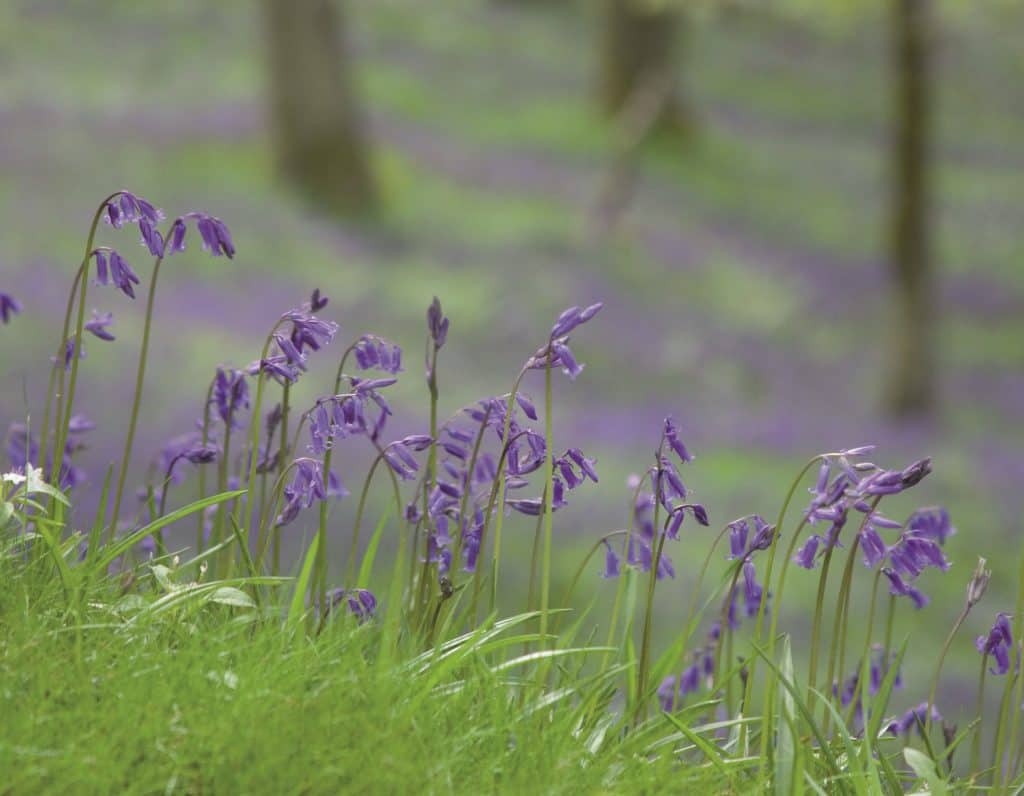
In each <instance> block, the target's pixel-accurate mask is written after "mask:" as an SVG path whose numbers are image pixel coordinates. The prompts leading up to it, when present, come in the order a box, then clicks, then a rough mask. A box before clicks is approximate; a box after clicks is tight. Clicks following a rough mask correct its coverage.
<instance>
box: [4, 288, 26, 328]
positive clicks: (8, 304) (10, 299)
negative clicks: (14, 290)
mask: <svg viewBox="0 0 1024 796" xmlns="http://www.w3.org/2000/svg"><path fill="white" fill-rule="evenodd" d="M19 312H21V303H20V302H19V301H18V300H17V299H16V298H14V296H12V295H11V294H10V293H4V292H3V291H2V290H0V321H3V322H4V323H9V322H10V320H11V318H12V317H13V316H15V315H17V314H18V313H19Z"/></svg>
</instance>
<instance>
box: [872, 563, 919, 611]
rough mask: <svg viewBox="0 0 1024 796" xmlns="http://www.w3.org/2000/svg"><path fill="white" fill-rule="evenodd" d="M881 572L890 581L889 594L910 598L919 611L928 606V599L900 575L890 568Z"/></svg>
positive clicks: (885, 568) (883, 568) (884, 568)
mask: <svg viewBox="0 0 1024 796" xmlns="http://www.w3.org/2000/svg"><path fill="white" fill-rule="evenodd" d="M881 572H882V574H883V575H885V577H886V578H888V579H889V594H894V595H897V596H900V597H909V598H910V600H911V601H912V602H913V603H914V607H915V608H917V609H919V610H920V609H921V608H924V607H925V606H926V605H928V597H927V596H926V595H925V594H922V593H921V592H920V591H918V590H917V589H916V588H915V587H914V586H912V585H910V584H909V583H907V582H906V581H905V580H903V578H902V577H900V575H899V573H897V572H895V571H894V570H892V569H891V568H889V567H882V569H881Z"/></svg>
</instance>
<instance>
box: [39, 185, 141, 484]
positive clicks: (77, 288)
mask: <svg viewBox="0 0 1024 796" xmlns="http://www.w3.org/2000/svg"><path fill="white" fill-rule="evenodd" d="M121 193H122V192H121V191H115V192H114V193H112V194H110V195H109V196H107V197H106V198H105V199H103V201H101V202H100V203H99V205H97V207H96V210H95V212H94V213H93V216H92V222H91V223H90V224H89V234H88V236H87V237H86V240H85V254H84V255H83V256H82V263H81V265H79V266H78V270H77V271H76V272H75V278H74V281H73V282H72V284H71V292H70V293H69V294H68V302H67V308H66V310H65V312H64V326H63V328H62V330H61V338H60V344H59V345H58V347H57V351H56V353H55V354H54V362H53V367H52V368H51V370H50V378H49V381H48V384H47V389H46V411H45V412H44V413H43V425H42V429H41V431H42V434H41V436H40V449H39V452H40V456H41V457H42V458H41V460H40V462H39V466H40V467H42V468H44V469H45V467H46V454H47V450H48V445H49V427H48V425H47V424H48V423H49V420H50V402H51V399H52V398H53V382H54V378H55V377H56V379H57V383H58V387H57V393H58V397H57V414H56V417H55V418H54V426H55V427H54V431H55V433H56V434H57V439H55V440H54V449H53V465H52V467H51V472H50V478H49V480H50V481H51V482H54V481H55V479H54V474H55V473H59V472H60V465H59V464H58V462H59V461H60V460H61V459H62V453H61V452H62V450H63V442H64V439H66V437H67V428H66V425H65V424H64V416H65V415H66V416H67V417H68V418H70V417H71V409H72V404H73V402H74V393H75V382H76V380H77V378H78V355H79V353H80V352H81V346H82V332H83V331H84V328H85V288H86V283H87V282H88V279H87V278H86V277H87V276H88V273H89V259H90V258H91V257H92V254H93V242H94V241H95V239H96V228H97V227H98V226H99V223H100V216H101V215H102V214H103V209H104V208H105V207H106V206H107V203H108V202H110V201H111V200H112V199H115V198H116V197H118V196H120V195H121ZM76 292H77V294H78V317H77V319H76V321H75V329H76V337H75V344H74V350H73V351H72V363H71V378H70V381H69V384H68V399H67V412H66V413H65V412H63V406H64V356H65V350H66V346H67V341H68V332H69V331H70V329H71V313H72V311H73V308H74V305H75V295H76ZM53 468H57V469H56V470H55V471H54V470H53Z"/></svg>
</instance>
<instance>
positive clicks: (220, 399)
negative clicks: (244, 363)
mask: <svg viewBox="0 0 1024 796" xmlns="http://www.w3.org/2000/svg"><path fill="white" fill-rule="evenodd" d="M211 402H212V403H213V405H214V406H215V407H216V408H217V414H218V415H219V416H220V419H221V420H222V421H223V422H224V424H225V426H227V427H229V428H237V427H238V422H237V420H236V415H237V413H238V412H239V411H241V410H242V409H248V408H249V385H248V383H247V382H246V380H245V373H244V372H243V371H241V370H236V369H234V368H223V367H218V368H217V375H216V377H215V378H214V381H213V397H212V401H211Z"/></svg>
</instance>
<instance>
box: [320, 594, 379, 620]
mask: <svg viewBox="0 0 1024 796" xmlns="http://www.w3.org/2000/svg"><path fill="white" fill-rule="evenodd" d="M342 603H345V605H346V606H347V607H348V610H349V612H350V613H351V614H352V615H353V616H354V617H355V618H356V619H358V620H359V622H360V623H363V622H368V621H369V620H371V619H372V618H373V617H374V614H375V613H376V611H377V598H376V597H374V595H373V592H371V591H370V590H369V589H333V590H331V591H330V592H328V594H327V606H326V611H325V613H326V614H328V615H329V614H330V613H331V612H332V611H334V610H335V609H336V608H337V607H338V606H339V605H341V604H342Z"/></svg>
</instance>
